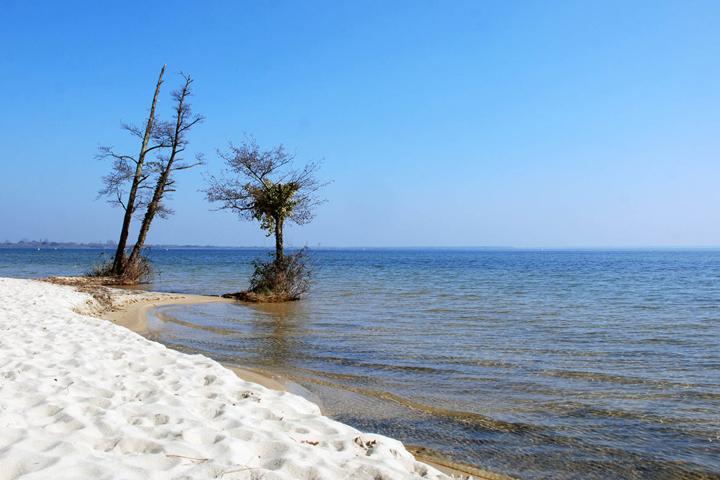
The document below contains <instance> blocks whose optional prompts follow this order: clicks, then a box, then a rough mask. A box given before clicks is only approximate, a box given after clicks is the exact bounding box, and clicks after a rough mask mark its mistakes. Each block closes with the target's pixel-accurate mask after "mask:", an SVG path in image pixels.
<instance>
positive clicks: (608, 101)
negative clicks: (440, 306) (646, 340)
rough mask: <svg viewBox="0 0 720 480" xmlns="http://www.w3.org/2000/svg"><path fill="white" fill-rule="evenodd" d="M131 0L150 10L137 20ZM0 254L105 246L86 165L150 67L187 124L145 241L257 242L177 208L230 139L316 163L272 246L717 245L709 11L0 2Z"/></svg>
mask: <svg viewBox="0 0 720 480" xmlns="http://www.w3.org/2000/svg"><path fill="white" fill-rule="evenodd" d="M148 3H154V4H153V5H150V6H148ZM0 9H1V12H0V44H2V49H0V91H1V92H2V96H3V98H2V114H1V115H0V241H2V240H5V239H8V240H19V239H21V238H24V237H25V238H32V239H37V238H45V237H47V238H49V239H53V240H61V241H96V240H102V241H104V240H108V239H115V238H116V236H117V234H118V230H119V227H120V220H121V213H122V212H121V211H120V210H118V209H113V208H111V207H110V206H109V205H107V204H106V203H104V202H103V201H101V200H95V195H96V192H97V190H98V187H99V182H100V177H101V176H102V175H103V174H104V172H105V171H106V169H107V165H105V164H103V163H102V162H100V161H98V160H95V159H94V154H95V153H96V149H97V147H98V145H101V144H113V145H115V146H116V147H118V148H121V149H127V151H129V152H131V153H135V152H136V150H137V149H138V147H137V145H136V143H135V142H134V141H132V139H130V138H129V137H128V136H127V135H126V134H125V133H124V132H122V131H121V130H120V129H119V126H120V124H121V122H136V123H141V122H142V120H143V118H144V116H145V115H146V112H147V110H148V106H149V105H148V104H149V101H150V97H151V95H152V89H153V86H154V82H155V80H156V78H157V74H158V71H159V69H160V67H161V66H162V64H163V63H167V64H168V68H169V71H170V72H173V75H170V76H168V78H167V82H166V84H165V87H166V89H165V91H164V92H163V95H162V98H161V102H162V103H161V108H162V111H163V112H167V108H168V107H169V103H170V102H169V98H168V97H169V91H170V88H169V87H170V86H172V85H176V84H177V77H176V76H175V75H174V73H175V72H178V71H180V70H182V71H185V72H188V73H190V74H192V75H193V76H194V77H195V79H196V85H195V91H196V96H195V99H194V106H195V109H196V111H197V112H199V113H202V114H203V115H205V116H206V117H207V121H206V122H205V123H204V124H203V125H202V126H200V127H198V128H197V129H196V131H195V132H194V133H193V136H192V144H191V147H192V150H193V151H198V152H204V153H205V154H206V156H207V160H208V165H207V166H206V167H204V168H203V169H201V170H198V171H192V172H184V173H181V174H180V177H179V181H178V192H177V193H176V194H174V197H173V199H172V202H171V204H172V207H173V208H174V209H175V210H176V212H177V213H176V214H175V215H174V216H173V217H171V218H170V219H168V220H164V221H163V220H160V221H158V222H157V223H156V225H155V226H154V229H153V231H152V232H151V235H150V239H149V240H150V242H152V243H193V244H215V245H269V244H270V242H269V240H268V239H266V238H265V237H264V236H263V235H262V234H261V233H259V231H258V228H257V225H255V224H251V223H241V222H239V221H237V220H236V218H235V217H234V216H233V215H231V214H229V213H224V212H214V211H211V206H210V205H209V204H208V203H207V202H206V201H205V200H204V198H203V194H202V193H200V192H199V191H198V190H199V189H201V188H202V187H203V183H204V179H203V174H204V173H205V172H216V171H218V170H219V169H220V168H221V162H220V161H219V160H218V158H217V157H216V155H215V149H216V148H217V147H222V146H223V145H225V144H226V143H227V142H228V141H229V140H232V139H235V140H236V141H239V140H240V139H241V138H242V135H243V133H244V132H247V133H251V134H253V135H255V136H256V137H257V139H258V141H259V142H260V143H261V144H263V145H266V146H271V145H274V144H276V143H284V144H285V145H286V146H287V147H288V148H289V149H290V150H292V151H294V152H296V153H297V156H298V160H299V161H301V162H302V161H307V160H319V159H323V161H324V166H323V169H322V170H321V175H322V177H323V178H324V179H328V180H330V179H331V180H333V183H332V184H331V185H330V186H328V187H327V188H326V189H325V192H324V196H325V198H327V200H328V203H327V204H325V205H324V206H322V207H321V208H320V209H318V211H317V218H316V220H315V221H314V222H313V223H312V224H311V225H308V226H305V227H302V228H292V229H290V231H289V233H288V235H289V238H288V239H287V241H288V243H289V244H291V245H303V244H307V245H310V246H317V245H318V244H320V245H324V246H401V245H402V246H443V245H446V246H471V245H472V246H480V245H496V246H520V247H523V246H545V247H562V246H669V245H672V246H683V245H684V246H700V245H720V3H719V2H716V1H708V2H696V1H677V2H662V1H648V2H643V1H632V2H627V1H617V2H614V1H601V2H590V1H577V2H567V1H559V2H520V1H517V2H506V1H498V2H487V1H469V2H461V1H435V2H424V1H415V0H414V1H407V2H402V1H391V2H388V1H377V2H370V1H357V2H337V1H327V2H313V1H307V2H275V1H272V2H270V1H267V2H261V1H253V2H250V1H246V2H240V1H232V2H230V1H228V2H202V3H201V2H180V3H178V2H166V3H164V4H163V3H161V2H129V1H124V2H113V3H109V2H73V1H66V2H29V1H3V2H2V4H1V5H0Z"/></svg>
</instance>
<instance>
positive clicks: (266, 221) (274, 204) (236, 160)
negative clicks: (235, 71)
mask: <svg viewBox="0 0 720 480" xmlns="http://www.w3.org/2000/svg"><path fill="white" fill-rule="evenodd" d="M218 154H219V155H220V157H221V158H223V160H225V164H226V166H227V167H228V170H229V172H227V173H225V174H224V175H223V176H222V177H220V178H216V177H211V178H210V182H209V186H208V188H207V190H206V191H205V193H206V196H207V199H208V200H209V201H211V202H218V203H220V205H221V206H220V209H227V210H232V211H234V212H236V213H237V214H238V215H239V216H240V218H242V219H245V220H257V221H259V222H260V228H262V229H263V230H265V231H266V232H267V235H268V236H270V235H274V236H275V255H274V258H273V261H272V262H269V263H265V262H262V261H255V262H254V267H255V272H254V273H253V276H252V278H251V279H250V290H249V291H248V292H239V293H237V294H229V296H231V297H235V298H239V299H243V300H250V301H286V300H296V299H298V298H299V297H300V295H302V294H303V293H305V291H306V290H307V288H308V285H309V281H308V278H309V277H308V276H309V270H308V269H307V267H306V265H305V260H304V259H305V256H304V251H300V252H298V253H296V254H293V255H290V256H287V255H285V251H284V226H285V222H286V221H288V220H289V221H291V222H294V223H296V224H298V225H303V224H306V223H308V222H310V220H312V218H313V208H314V207H315V206H317V205H318V204H319V203H321V200H319V199H318V198H317V196H316V193H317V191H318V190H319V189H320V188H321V187H322V185H321V184H320V183H318V181H317V180H316V178H315V172H316V171H317V167H318V165H317V164H316V163H310V164H308V165H306V166H305V167H304V168H303V169H302V170H293V169H292V161H293V160H294V156H293V155H291V154H289V153H288V152H287V151H285V149H284V148H283V147H282V146H278V147H276V148H273V149H271V150H267V151H262V150H260V147H259V146H258V145H257V143H256V142H255V140H254V139H252V138H250V139H248V140H246V141H245V142H243V143H242V144H241V145H240V146H234V145H232V144H231V145H230V149H229V151H227V152H220V151H219V152H218Z"/></svg>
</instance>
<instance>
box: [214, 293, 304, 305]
mask: <svg viewBox="0 0 720 480" xmlns="http://www.w3.org/2000/svg"><path fill="white" fill-rule="evenodd" d="M221 297H223V298H231V299H233V300H237V301H240V302H249V303H283V302H295V301H297V300H300V298H301V297H300V296H299V295H288V294H287V293H274V292H264V293H263V292H261V293H258V292H252V291H250V290H245V291H243V292H235V293H225V294H223V295H221Z"/></svg>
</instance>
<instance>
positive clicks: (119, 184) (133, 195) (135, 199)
mask: <svg viewBox="0 0 720 480" xmlns="http://www.w3.org/2000/svg"><path fill="white" fill-rule="evenodd" d="M165 68H166V65H163V67H162V69H161V70H160V76H159V78H158V81H157V83H156V85H155V93H154V95H153V99H152V103H151V104H150V114H149V115H148V119H147V122H146V125H145V129H144V131H143V130H141V129H140V128H138V127H135V126H131V125H123V128H124V129H125V130H127V131H128V132H130V133H131V134H132V135H134V136H136V137H138V138H139V139H140V140H141V143H140V152H139V154H138V156H137V157H133V156H132V155H124V154H119V153H117V152H115V151H114V150H113V148H112V147H109V146H103V147H100V149H99V150H100V152H99V154H98V157H99V158H103V159H110V160H111V161H112V168H111V171H110V173H109V174H108V175H106V176H105V177H103V188H102V189H101V190H100V192H99V195H100V196H104V197H107V198H108V201H109V202H110V203H112V204H114V205H117V206H120V207H121V208H122V209H123V210H124V211H125V214H124V216H123V223H122V228H121V230H120V238H119V240H118V244H117V249H116V252H115V258H114V259H113V263H112V267H111V269H110V272H108V273H111V274H113V275H118V276H120V275H122V274H123V270H124V264H125V248H126V246H127V239H128V235H129V233H130V223H131V222H132V219H133V215H134V214H135V211H136V209H137V208H139V207H142V206H143V200H142V196H141V193H142V188H143V184H144V182H145V181H146V180H147V179H148V175H147V174H145V173H144V172H143V167H144V164H145V157H146V156H147V154H148V153H150V152H152V151H153V150H156V149H160V148H164V147H166V145H165V144H164V143H162V141H157V140H161V139H160V136H159V135H157V130H156V128H155V125H156V118H155V107H156V105H157V101H158V96H159V94H160V87H161V86H162V83H163V74H164V73H165ZM151 140H154V141H155V143H154V145H150V141H151ZM128 183H130V188H129V191H128V192H127V197H126V199H125V200H124V198H125V193H126V192H125V188H126V186H127V184H128Z"/></svg>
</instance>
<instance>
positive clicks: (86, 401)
mask: <svg viewBox="0 0 720 480" xmlns="http://www.w3.org/2000/svg"><path fill="white" fill-rule="evenodd" d="M128 295H146V294H132V293H128ZM128 298H130V297H128ZM133 298H134V299H135V300H137V299H139V297H133ZM166 300H168V301H169V302H171V303H172V302H173V300H174V299H170V298H167V299H166ZM175 300H176V299H175ZM138 303H142V302H139V301H138ZM174 303H177V302H174ZM94 308H95V309H99V308H98V307H97V304H96V302H94V301H93V300H92V298H91V296H90V295H89V294H88V293H84V292H79V291H77V289H76V288H74V287H70V286H62V285H53V284H49V283H45V282H39V281H33V280H18V279H5V278H2V279H0V480H4V479H14V478H23V479H40V478H53V479H54V480H55V479H58V480H59V479H66V478H93V479H105V478H123V479H155V478H157V479H170V478H178V479H180V478H183V479H191V478H192V479H205V478H223V479H239V478H242V479H260V478H262V479H268V480H271V479H364V478H367V479H395V478H397V479H404V478H408V479H410V478H429V479H441V478H449V477H447V476H445V475H444V474H442V473H441V472H439V471H438V470H436V469H434V468H433V467H430V466H428V465H426V464H424V463H421V462H418V461H416V460H415V458H414V457H413V456H412V455H411V454H410V453H408V451H407V450H406V449H405V448H404V447H403V445H402V444H401V443H400V442H398V441H397V440H393V439H390V438H387V437H384V436H381V435H375V434H367V433H362V432H360V431H358V430H356V429H354V428H352V427H349V426H347V425H344V424H342V423H339V422H336V421H334V420H331V419H329V418H327V417H324V416H322V414H321V413H320V410H319V408H318V407H317V406H316V405H315V404H313V403H312V402H310V401H308V400H305V399H304V398H302V397H300V396H297V395H294V394H292V393H289V392H284V391H277V390H270V389H268V388H265V387H263V386H262V385H259V384H257V383H251V382H247V381H245V380H243V379H241V378H239V377H238V376H237V375H235V374H234V373H233V372H232V371H230V370H229V369H226V368H224V367H223V366H222V365H220V364H219V363H217V362H215V361H213V360H211V359H209V358H207V357H205V356H202V355H188V354H185V353H181V352H178V351H175V350H171V349H168V348H166V347H164V346H163V345H161V344H159V343H156V342H152V341H150V340H148V339H146V338H143V337H142V336H141V335H139V334H137V333H135V332H133V331H131V330H129V329H127V328H124V327H122V326H120V325H116V324H113V323H112V322H108V321H106V320H103V319H100V318H97V317H94V316H91V315H90V313H93V309H94ZM139 308H140V307H139Z"/></svg>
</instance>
